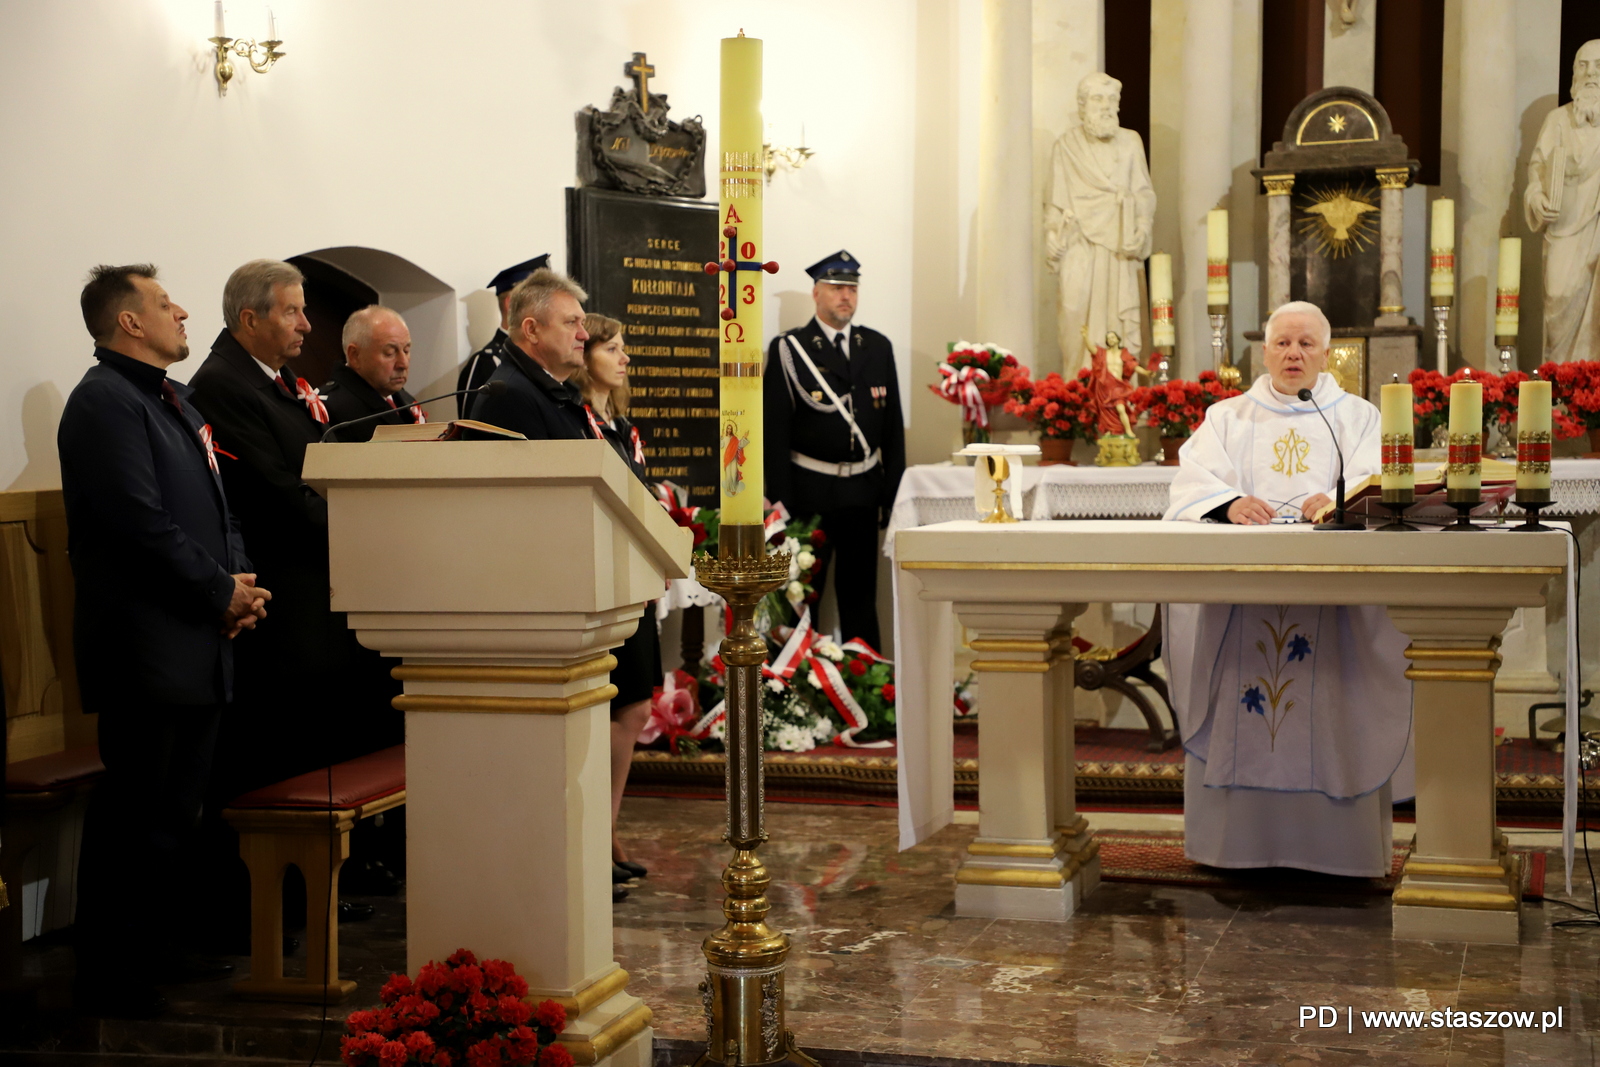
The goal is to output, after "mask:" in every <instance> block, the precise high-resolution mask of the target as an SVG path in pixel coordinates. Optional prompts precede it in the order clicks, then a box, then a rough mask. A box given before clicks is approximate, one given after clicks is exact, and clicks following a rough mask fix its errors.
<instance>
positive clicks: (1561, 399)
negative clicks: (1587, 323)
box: [1538, 359, 1600, 440]
mask: <svg viewBox="0 0 1600 1067" xmlns="http://www.w3.org/2000/svg"><path fill="white" fill-rule="evenodd" d="M1538 375H1539V377H1540V378H1543V379H1544V380H1545V381H1547V382H1549V383H1550V394H1551V399H1552V400H1554V401H1555V404H1556V409H1555V411H1554V412H1553V419H1554V422H1555V430H1556V436H1557V437H1558V438H1561V439H1563V440H1565V439H1566V438H1569V437H1582V436H1583V435H1584V434H1585V433H1588V432H1590V431H1593V430H1600V362H1596V361H1595V360H1591V359H1580V360H1574V361H1572V362H1571V363H1545V364H1543V365H1542V366H1540V367H1539V370H1538Z"/></svg>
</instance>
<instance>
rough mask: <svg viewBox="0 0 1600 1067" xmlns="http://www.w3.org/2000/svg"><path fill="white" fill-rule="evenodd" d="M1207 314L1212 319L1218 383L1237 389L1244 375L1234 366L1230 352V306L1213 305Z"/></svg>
mask: <svg viewBox="0 0 1600 1067" xmlns="http://www.w3.org/2000/svg"><path fill="white" fill-rule="evenodd" d="M1206 313H1207V314H1208V315H1209V316H1210V317H1211V356H1212V365H1213V366H1215V367H1216V368H1217V381H1219V382H1221V383H1222V384H1223V385H1225V386H1227V387H1228V388H1230V389H1237V388H1239V382H1240V380H1241V379H1242V377H1243V375H1241V374H1240V373H1239V368H1238V367H1236V366H1234V365H1233V356H1232V355H1230V354H1229V352H1228V305H1227V304H1212V305H1211V306H1210V307H1208V308H1206Z"/></svg>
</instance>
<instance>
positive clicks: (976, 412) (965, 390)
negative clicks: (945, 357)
mask: <svg viewBox="0 0 1600 1067" xmlns="http://www.w3.org/2000/svg"><path fill="white" fill-rule="evenodd" d="M939 373H940V374H942V375H944V381H942V382H940V383H939V395H940V396H942V397H944V398H945V399H946V400H949V401H952V402H954V403H957V404H960V405H961V418H962V419H963V420H964V421H966V422H970V423H972V424H973V425H974V426H981V427H983V428H985V429H987V428H988V426H989V407H988V405H987V404H985V403H984V402H983V392H982V390H981V388H980V384H981V383H983V382H987V381H988V380H989V372H988V371H986V370H983V369H982V368H980V367H962V368H961V369H960V370H957V369H956V368H955V367H952V366H951V365H950V364H948V363H941V364H939Z"/></svg>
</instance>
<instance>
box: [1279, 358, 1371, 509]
mask: <svg viewBox="0 0 1600 1067" xmlns="http://www.w3.org/2000/svg"><path fill="white" fill-rule="evenodd" d="M1295 396H1296V397H1297V398H1298V399H1300V400H1302V401H1309V402H1310V404H1311V406H1312V407H1313V408H1316V411H1317V414H1318V415H1321V416H1322V424H1323V425H1324V426H1326V427H1327V428H1328V436H1329V437H1331V438H1332V439H1333V452H1334V455H1336V456H1338V457H1339V477H1338V478H1337V479H1336V480H1335V481H1334V483H1333V485H1334V489H1333V492H1334V497H1333V521H1332V522H1319V523H1317V524H1316V525H1315V526H1313V527H1312V529H1314V530H1365V529H1366V528H1367V527H1366V524H1365V523H1361V522H1349V521H1346V519H1345V515H1344V449H1342V448H1340V447H1339V435H1338V434H1336V433H1334V432H1333V423H1331V422H1329V421H1328V416H1327V415H1326V414H1325V413H1324V412H1323V410H1322V405H1321V404H1318V403H1317V402H1316V401H1315V400H1313V399H1312V394H1311V390H1310V389H1302V390H1300V391H1299V392H1298V393H1296V394H1295Z"/></svg>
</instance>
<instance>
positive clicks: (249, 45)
mask: <svg viewBox="0 0 1600 1067" xmlns="http://www.w3.org/2000/svg"><path fill="white" fill-rule="evenodd" d="M216 34H217V35H216V36H215V37H210V38H207V39H208V40H209V41H210V42H211V44H212V47H213V48H215V49H216V53H217V68H216V74H217V95H218V96H227V95H228V82H229V81H231V80H232V79H233V61H232V60H230V59H229V58H228V53H229V52H232V53H233V54H234V55H236V56H238V57H239V58H240V59H243V60H245V61H246V62H247V63H249V64H250V69H251V70H253V71H255V72H256V73H257V74H265V73H266V72H267V71H269V70H271V69H272V65H273V64H274V63H276V62H277V61H278V60H280V59H282V58H283V57H284V53H282V52H280V51H278V46H279V45H280V44H282V43H283V41H282V39H281V38H279V37H278V20H277V18H276V17H275V16H274V15H273V13H272V9H271V8H270V7H269V8H268V9H267V39H266V40H264V41H261V42H259V43H257V42H256V41H255V40H254V39H251V40H242V39H241V40H237V41H236V40H234V39H233V38H231V37H229V36H228V32H227V30H226V28H224V26H223V22H222V0H216Z"/></svg>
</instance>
